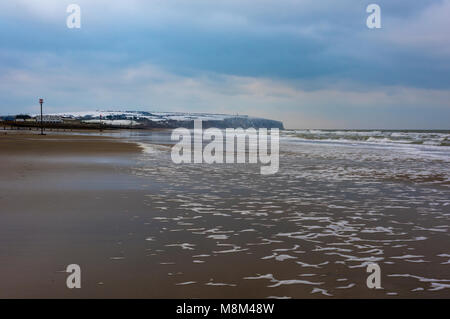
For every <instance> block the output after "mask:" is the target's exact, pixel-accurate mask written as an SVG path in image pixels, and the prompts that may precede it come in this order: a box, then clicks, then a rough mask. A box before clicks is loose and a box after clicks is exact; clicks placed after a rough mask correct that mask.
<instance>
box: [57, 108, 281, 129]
mask: <svg viewBox="0 0 450 319" xmlns="http://www.w3.org/2000/svg"><path fill="white" fill-rule="evenodd" d="M49 115H55V116H61V117H66V118H74V119H78V120H81V121H83V122H85V123H100V122H101V123H104V124H109V125H116V124H117V125H118V126H121V125H125V124H124V123H127V124H126V125H133V126H135V125H138V126H144V127H167V128H172V127H192V125H193V121H194V120H202V121H203V124H204V126H206V127H208V126H209V127H220V128H225V127H244V128H246V127H267V128H272V127H277V128H280V129H282V128H283V123H281V122H279V121H274V120H268V119H262V118H255V117H249V116H247V115H227V114H209V113H184V112H144V111H83V112H63V113H52V114H49ZM119 122H120V123H119Z"/></svg>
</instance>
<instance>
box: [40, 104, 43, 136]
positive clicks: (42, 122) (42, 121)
mask: <svg viewBox="0 0 450 319" xmlns="http://www.w3.org/2000/svg"><path fill="white" fill-rule="evenodd" d="M39 104H40V105H41V135H44V122H43V120H42V104H44V99H39Z"/></svg>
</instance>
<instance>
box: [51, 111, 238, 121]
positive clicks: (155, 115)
mask: <svg viewBox="0 0 450 319" xmlns="http://www.w3.org/2000/svg"><path fill="white" fill-rule="evenodd" d="M50 115H56V116H64V117H73V118H79V119H82V118H91V119H100V118H103V119H104V118H108V117H123V118H127V119H148V120H150V121H156V122H158V121H168V120H174V121H191V120H197V119H198V120H203V121H214V120H215V121H223V120H224V119H227V118H236V117H239V118H247V116H246V115H243V116H234V115H226V114H208V113H183V112H139V111H82V112H64V113H53V114H50Z"/></svg>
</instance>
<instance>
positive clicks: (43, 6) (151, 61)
mask: <svg viewBox="0 0 450 319" xmlns="http://www.w3.org/2000/svg"><path fill="white" fill-rule="evenodd" d="M71 3H77V4H79V5H80V7H81V28H80V29H69V28H67V26H66V19H67V16H68V15H69V14H68V13H66V8H67V6H68V5H69V4H71ZM370 3H377V4H378V5H379V6H380V7H381V23H382V25H381V26H382V28H381V29H369V28H367V26H366V19H367V17H368V15H369V14H368V13H366V7H367V5H368V4H370ZM449 17H450V0H421V1H409V0H395V1H392V0H385V1H384V0H383V1H377V0H374V1H361V0H340V1H336V0H184V1H181V0H145V1H144V0H127V1H125V0H124V1H110V0H108V1H107V0H97V1H96V0H78V1H75V0H71V1H65V0H39V1H38V0H36V1H32V0H14V1H2V2H1V4H0V98H1V101H0V114H13V113H20V112H29V113H35V112H37V111H38V109H39V105H38V103H37V101H38V98H39V97H41V96H42V97H44V98H45V100H46V103H45V110H46V111H48V112H50V111H51V112H60V111H61V112H62V111H81V110H95V109H101V110H112V109H113V110H133V109H137V110H146V111H190V112H216V113H230V114H235V113H239V114H249V115H253V116H261V117H268V118H272V119H277V120H281V121H283V122H284V123H285V126H286V127H288V128H397V129H401V128H441V129H450V125H449V123H450V102H449V101H450V35H449V34H450V32H449V31H450V18H449Z"/></svg>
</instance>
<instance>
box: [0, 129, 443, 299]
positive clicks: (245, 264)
mask: <svg viewBox="0 0 450 319" xmlns="http://www.w3.org/2000/svg"><path fill="white" fill-rule="evenodd" d="M311 154H313V153H311V152H310V153H308V154H307V155H308V156H310V155H311ZM285 155H286V156H287V157H285V158H283V159H284V160H285V161H286V160H290V162H284V163H285V164H284V165H286V163H288V164H289V169H297V172H298V173H297V174H300V173H303V174H313V173H314V172H315V170H314V169H310V170H309V169H305V162H304V161H305V158H306V160H307V157H293V158H291V159H289V156H290V155H289V154H285ZM166 156H167V157H166ZM306 163H307V162H306ZM307 164H308V163H307ZM296 165H299V166H298V167H297V168H296ZM308 165H309V166H307V167H312V166H311V165H318V163H317V161H314V163H310V164H308ZM322 165H324V167H327V168H329V167H330V162H329V161H325V160H324V161H323V163H322ZM240 167H241V166H239V165H232V166H227V165H224V166H214V165H211V166H210V165H205V166H195V165H181V166H177V165H174V164H173V163H172V162H171V161H170V159H168V154H164V152H163V153H158V152H157V153H150V154H148V153H145V152H143V150H142V147H140V146H139V143H138V142H135V141H133V140H132V141H129V140H127V139H126V138H118V137H110V136H99V135H68V134H60V135H58V134H49V135H46V136H40V135H37V134H11V135H9V134H8V135H7V136H4V135H1V134H0V207H1V208H2V209H1V213H0V267H1V272H0V282H1V283H2V289H0V298H267V297H269V296H275V297H284V296H288V297H292V298H332V297H334V298H439V297H440V298H442V297H447V296H448V288H446V285H447V283H448V280H449V279H450V278H448V275H449V273H448V268H447V267H448V266H446V265H445V261H446V260H447V259H448V258H447V257H445V256H447V255H448V254H449V253H450V252H448V251H446V250H445V248H446V247H443V246H442V242H443V241H444V240H445V239H446V238H447V237H448V235H447V234H446V233H445V230H446V229H445V228H443V227H442V223H444V222H445V220H444V219H443V218H445V216H444V215H441V214H440V211H439V210H437V211H436V209H437V208H436V206H435V205H434V207H431V208H429V209H428V211H427V210H425V209H426V208H427V207H428V203H434V204H436V203H438V204H440V205H441V206H442V205H445V201H444V199H442V197H436V196H438V195H439V193H436V192H433V193H432V196H435V197H434V198H436V199H435V200H434V201H433V200H432V199H428V197H424V196H426V195H427V194H428V190H427V189H423V190H420V189H419V188H418V189H416V190H414V192H415V193H404V194H402V193H399V191H401V190H402V189H401V188H400V189H399V188H398V187H397V186H398V185H399V184H393V183H391V182H383V183H381V182H380V183H379V184H376V186H374V185H365V187H362V186H361V185H360V184H358V183H361V182H364V180H363V179H359V180H356V182H355V183H356V184H355V183H354V182H352V181H342V182H337V181H334V182H333V181H331V182H329V181H327V180H322V181H321V180H317V178H316V177H317V176H316V175H313V176H311V179H310V180H308V176H305V177H300V178H297V177H296V176H295V175H292V174H291V175H283V174H279V175H276V176H268V177H262V176H261V175H259V174H256V173H255V174H253V173H254V172H257V170H256V168H254V171H252V168H251V167H247V168H245V169H242V170H241V168H240ZM252 172H253V173H252ZM242 173H245V174H244V175H241V174H242ZM287 182H289V183H287ZM355 185H358V187H357V188H356V187H355ZM267 186H269V187H267ZM409 187H410V186H408V188H409ZM340 189H342V190H345V192H340ZM393 189H394V190H395V193H393V192H392V190H393ZM374 190H376V191H377V195H376V196H373V195H372V193H371V192H372V191H374ZM406 191H407V190H405V192H406ZM411 191H412V190H411ZM419 191H422V193H420V194H421V195H418V194H417V192H419ZM441 192H442V194H443V195H444V194H445V193H444V192H445V190H441ZM394 195H395V196H394ZM405 196H406V197H405ZM411 196H414V198H416V200H415V201H416V202H417V201H418V200H419V199H421V200H422V202H418V203H414V204H413V205H409V204H407V200H408V198H411ZM439 196H441V195H439ZM380 198H386V199H388V200H389V202H388V205H387V206H386V205H385V204H384V203H383V201H380ZM407 205H408V206H407ZM439 207H440V206H439ZM432 209H433V210H432ZM417 226H420V228H419V229H417V228H418V227H417ZM408 256H409V257H408ZM422 259H423V260H422ZM370 260H375V261H377V260H379V262H380V265H381V266H382V274H383V281H382V286H383V288H384V289H383V290H370V289H367V288H366V287H365V280H366V277H367V273H366V269H365V268H364V263H365V262H367V261H370ZM69 264H79V265H80V267H81V269H82V289H74V290H69V289H67V287H66V285H65V283H66V278H67V276H68V274H67V273H65V272H64V270H65V267H67V265H69ZM425 266H426V267H425ZM230 267H231V268H230ZM230 269H232V271H230ZM390 275H394V277H392V276H390ZM408 276H412V277H408ZM414 276H416V277H414ZM418 276H420V277H418ZM417 278H419V279H417ZM421 278H424V279H423V280H424V281H422V279H421ZM344 279H345V280H344ZM316 288H317V289H316ZM433 289H434V290H433Z"/></svg>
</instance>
